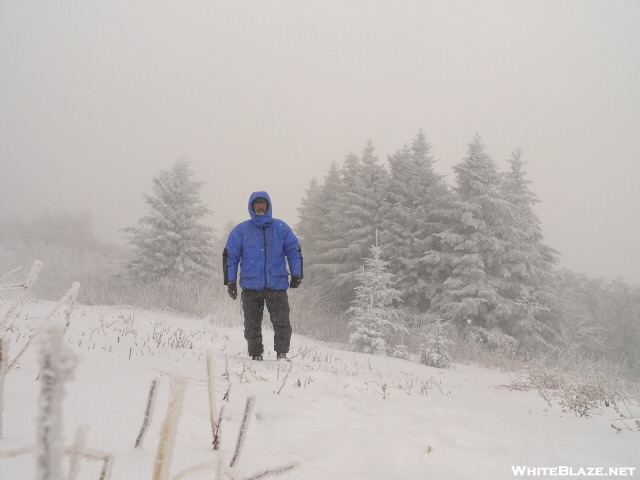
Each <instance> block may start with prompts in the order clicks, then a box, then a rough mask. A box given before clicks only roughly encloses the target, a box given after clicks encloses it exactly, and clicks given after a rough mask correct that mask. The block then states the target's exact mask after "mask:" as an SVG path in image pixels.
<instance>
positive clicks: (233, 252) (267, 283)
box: [222, 192, 303, 360]
mask: <svg viewBox="0 0 640 480" xmlns="http://www.w3.org/2000/svg"><path fill="white" fill-rule="evenodd" d="M271 213H272V209H271V198H270V197H269V194H268V193H267V192H254V193H252V194H251V196H250V197H249V215H250V216H251V219H250V220H246V221H244V222H242V223H240V224H238V225H237V226H236V227H235V228H234V229H233V230H232V231H231V233H230V234H229V238H228V240H227V244H226V246H225V249H224V252H223V253H222V267H223V268H222V270H223V272H224V284H225V285H226V286H227V290H228V292H229V296H230V297H231V298H232V299H233V300H235V299H236V298H237V297H238V270H240V287H241V288H242V293H241V299H242V309H243V310H244V338H245V339H246V340H247V345H248V349H249V356H250V357H251V358H252V359H253V360H262V354H263V353H264V345H263V344H262V316H263V312H264V306H265V304H266V306H267V310H268V311H269V315H270V316H271V323H272V324H273V332H274V350H275V351H276V353H277V358H278V360H280V359H286V358H287V353H289V346H290V343H291V332H292V328H291V322H290V321H289V311H290V308H289V298H288V296H287V289H288V288H289V287H291V288H298V287H299V286H300V282H301V281H302V273H303V272H302V251H301V249H300V243H299V242H298V238H297V237H296V235H295V234H294V233H293V230H292V229H291V227H289V225H287V224H286V223H285V222H283V221H282V220H278V219H276V218H272V216H271ZM287 262H288V264H289V271H290V272H291V280H289V271H287Z"/></svg>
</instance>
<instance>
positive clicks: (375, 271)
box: [349, 245, 406, 355]
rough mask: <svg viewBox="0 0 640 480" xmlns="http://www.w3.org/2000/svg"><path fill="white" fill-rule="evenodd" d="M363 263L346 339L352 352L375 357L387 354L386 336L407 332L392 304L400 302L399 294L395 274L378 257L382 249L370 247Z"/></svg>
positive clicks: (358, 275) (350, 310) (375, 246)
mask: <svg viewBox="0 0 640 480" xmlns="http://www.w3.org/2000/svg"><path fill="white" fill-rule="evenodd" d="M370 251H371V253H370V255H369V257H368V258H367V259H366V260H365V265H364V269H363V271H362V272H360V273H358V274H356V278H357V280H358V281H359V282H360V286H358V287H356V299H355V300H354V302H353V306H352V307H351V308H350V309H349V312H350V313H352V314H353V319H352V320H351V321H350V322H349V327H350V328H351V329H353V330H354V332H353V333H352V334H351V335H350V336H349V346H350V347H351V349H353V350H357V351H359V352H364V353H373V354H375V355H380V354H386V353H387V348H388V339H389V335H390V334H391V333H393V332H398V331H406V328H405V327H404V325H402V324H401V322H400V319H399V317H398V312H397V310H396V309H395V308H394V307H393V302H394V301H399V300H400V292H399V291H398V290H396V289H395V288H393V277H394V275H393V274H391V273H388V272H387V271H386V270H387V264H388V262H387V261H385V260H383V259H382V258H381V254H382V247H380V246H378V245H373V246H372V247H371V249H370Z"/></svg>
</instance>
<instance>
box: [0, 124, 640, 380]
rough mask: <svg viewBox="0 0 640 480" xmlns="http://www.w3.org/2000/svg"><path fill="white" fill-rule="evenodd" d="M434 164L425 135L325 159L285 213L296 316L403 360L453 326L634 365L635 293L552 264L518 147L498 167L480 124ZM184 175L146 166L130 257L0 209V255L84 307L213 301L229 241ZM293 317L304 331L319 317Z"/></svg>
mask: <svg viewBox="0 0 640 480" xmlns="http://www.w3.org/2000/svg"><path fill="white" fill-rule="evenodd" d="M434 165H435V159H434V156H433V155H432V153H431V145H430V144H429V143H428V142H427V139H426V136H425V134H424V133H423V132H422V131H420V132H419V133H418V134H417V135H416V136H415V137H414V138H413V140H412V141H411V142H410V143H409V144H407V145H405V146H403V147H402V148H401V149H399V150H398V151H396V152H395V153H394V154H392V155H389V156H388V157H387V159H386V161H385V162H383V161H381V160H380V159H379V158H378V156H377V155H376V153H375V147H374V145H373V143H372V142H368V143H367V144H366V145H365V147H364V148H363V150H362V151H361V152H360V154H349V155H347V156H346V158H345V159H344V162H342V164H341V165H338V164H337V163H334V164H332V165H331V167H330V168H329V169H328V172H327V173H326V175H325V177H324V181H323V182H322V183H320V182H319V181H317V180H316V179H313V180H311V181H310V183H309V187H308V188H307V190H306V193H305V196H304V198H303V199H302V201H301V204H300V207H299V214H300V216H299V222H298V224H297V225H295V230H296V233H297V234H298V236H299V237H300V239H301V244H302V249H303V255H304V259H305V281H304V285H303V288H302V289H301V290H300V291H299V292H298V293H297V296H300V297H301V298H302V300H301V302H302V303H301V304H304V305H305V314H306V313H309V312H310V311H311V310H314V313H315V314H316V315H315V316H313V318H315V319H322V320H321V321H320V323H323V324H324V326H325V327H326V328H327V329H330V330H332V331H333V334H331V335H327V334H326V333H322V336H325V337H327V338H331V339H337V340H343V341H349V340H350V341H351V344H352V347H353V348H357V349H360V350H369V351H375V352H377V353H387V354H390V355H399V356H403V355H406V352H407V350H408V349H411V348H413V349H414V350H415V349H416V345H417V348H418V349H421V351H420V354H421V356H422V357H424V358H427V357H430V356H431V357H434V358H435V357H437V358H438V359H439V360H438V361H439V362H442V361H444V360H446V358H445V357H446V348H445V347H444V345H445V344H446V343H447V342H450V341H451V339H452V338H453V339H455V340H457V341H463V342H467V343H475V344H478V345H481V346H483V347H486V348H488V349H492V350H498V351H504V352H511V353H517V354H520V355H529V354H533V353H536V352H544V351H546V352H548V351H554V350H556V351H557V350H562V351H565V352H567V351H569V352H573V353H575V354H576V355H584V356H589V357H592V358H605V359H608V360H612V361H623V362H625V363H626V364H627V365H628V366H631V367H632V368H633V369H640V353H638V352H637V348H635V346H636V345H637V344H638V343H639V341H640V290H639V289H638V287H635V286H630V285H628V284H626V283H625V282H623V281H622V280H619V279H618V280H614V281H613V282H607V281H605V280H594V279H588V278H586V277H584V276H580V275H577V274H574V273H572V272H570V271H567V270H561V269H559V268H558V266H557V263H558V261H557V260H558V256H559V254H558V252H556V251H555V250H554V249H553V248H551V247H550V246H548V245H547V244H545V242H544V237H543V232H542V227H541V223H540V221H539V219H538V217H537V216H536V214H535V212H534V205H535V204H536V202H538V199H537V197H536V195H535V193H534V192H533V191H532V190H531V188H530V181H529V180H528V178H527V175H526V171H525V169H524V166H525V161H524V159H523V155H522V153H521V152H520V151H519V150H516V151H515V152H514V153H513V154H512V156H511V158H509V159H508V160H507V161H506V167H507V168H506V169H504V170H501V169H500V168H499V167H498V164H497V163H496V162H495V161H494V160H493V159H492V158H491V157H490V155H489V154H488V153H487V149H486V146H485V145H484V143H483V141H482V138H481V137H480V136H479V135H476V136H475V137H474V138H473V139H472V140H471V141H470V142H469V143H468V146H467V152H466V155H465V157H464V158H463V159H461V161H460V162H459V163H458V164H457V165H455V166H454V168H453V172H454V175H455V178H454V180H455V181H454V183H453V184H452V185H450V184H448V183H447V181H446V179H445V177H444V175H442V174H441V173H438V172H437V171H436V170H435V167H434ZM194 175H195V174H194V172H193V171H192V170H191V168H190V166H189V162H188V161H186V160H184V159H179V160H178V161H176V162H175V164H174V165H173V167H172V168H171V169H168V170H162V171H160V173H159V174H158V175H157V176H156V177H154V178H153V183H152V193H151V194H145V199H146V202H147V205H148V213H147V214H146V215H144V216H143V217H141V218H140V219H139V221H138V224H137V225H136V226H134V227H128V228H126V229H125V232H126V233H127V235H128V239H129V246H130V248H129V250H128V251H127V253H123V251H122V250H121V249H115V248H108V247H107V246H105V245H104V244H102V243H100V242H98V241H97V240H96V239H95V237H94V236H93V232H92V226H91V222H92V219H91V217H90V215H89V214H87V213H81V214H78V215H75V216H74V215H70V214H66V215H64V214H60V215H52V214H47V215H44V216H41V217H39V218H37V219H35V220H34V221H33V222H31V223H29V222H26V221H23V220H19V219H15V218H14V219H9V220H4V221H2V225H0V227H2V228H0V267H2V269H3V270H2V271H9V270H11V269H12V268H13V267H14V266H15V262H16V261H24V262H26V263H27V264H29V263H30V262H32V261H33V257H34V256H35V258H41V259H43V260H45V263H47V256H49V257H51V260H50V263H51V262H54V264H55V272H54V273H53V274H52V275H51V277H50V282H49V284H47V283H44V284H43V285H51V286H50V287H47V290H48V291H43V292H38V294H39V295H42V296H43V297H45V298H47V297H51V298H57V297H58V296H59V295H60V291H61V289H62V288H63V286H66V285H68V282H69V278H67V277H71V276H72V277H73V278H71V280H74V281H75V280H77V279H78V274H80V275H81V277H82V278H81V279H82V280H83V285H84V288H83V293H82V295H83V298H80V299H79V300H80V301H82V302H85V303H106V304H109V303H116V304H121V303H128V304H133V305H139V306H144V307H162V308H173V309H178V310H183V311H187V312H190V313H204V312H206V311H210V310H211V309H212V308H214V307H215V306H216V305H218V304H219V302H222V301H224V298H225V297H224V294H219V292H218V290H220V291H222V289H221V288H219V286H220V284H221V283H220V281H219V278H218V277H220V275H221V273H220V271H219V270H220V269H219V265H220V255H221V252H222V247H223V244H224V241H225V238H223V237H224V235H219V234H216V232H214V231H213V230H212V229H211V228H209V227H206V226H205V225H203V219H204V218H205V217H206V216H207V215H209V214H210V213H211V211H210V210H209V208H208V206H206V205H204V204H203V202H202V201H201V199H200V188H201V187H202V185H203V182H201V181H198V180H196V179H195V178H194ZM57 245H59V246H57ZM61 252H63V253H64V255H61ZM123 255H126V256H127V257H128V259H127V260H126V261H121V260H119V259H122V257H123ZM66 270H68V272H66ZM65 272H66V273H65ZM65 275H66V276H65ZM58 284H60V286H58ZM43 288H44V287H43ZM310 306H312V307H313V308H311V307H310ZM307 310H308V311H309V312H306V311H307ZM301 316H302V315H301ZM307 317H310V316H309V315H307ZM305 322H306V323H305ZM301 323H303V325H300V330H302V331H304V333H311V334H316V333H318V332H319V330H320V329H321V326H319V325H317V323H318V322H317V321H314V320H309V321H302V320H301ZM375 325H378V327H375ZM376 328H377V329H376ZM300 330H299V331H300ZM411 342H413V345H409V344H410V343H411ZM428 345H431V347H429V348H430V350H429V348H427V347H426V346H428ZM427 350H428V351H427ZM403 352H404V353H403ZM443 359H444V360H443Z"/></svg>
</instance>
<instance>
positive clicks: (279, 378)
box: [0, 302, 640, 480]
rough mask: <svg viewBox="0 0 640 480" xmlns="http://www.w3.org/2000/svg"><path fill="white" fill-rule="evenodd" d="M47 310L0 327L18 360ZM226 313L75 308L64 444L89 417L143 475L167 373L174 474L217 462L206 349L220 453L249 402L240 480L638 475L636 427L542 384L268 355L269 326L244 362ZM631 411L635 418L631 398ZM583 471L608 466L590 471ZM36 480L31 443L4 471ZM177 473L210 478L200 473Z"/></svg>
mask: <svg viewBox="0 0 640 480" xmlns="http://www.w3.org/2000/svg"><path fill="white" fill-rule="evenodd" d="M51 306H52V304H50V303H45V302H38V303H29V304H27V305H26V306H25V307H24V308H23V309H22V310H21V313H20V316H19V318H18V319H17V320H15V321H12V322H11V323H10V324H9V326H8V327H9V328H8V329H7V330H4V329H3V331H2V332H1V333H0V334H2V335H4V336H5V337H6V338H7V339H8V340H9V342H10V346H11V355H10V356H11V357H12V358H13V357H14V356H15V355H16V354H17V352H18V351H19V350H20V348H21V346H22V345H24V343H25V341H26V338H27V337H28V335H30V332H31V330H30V326H34V325H35V324H36V323H38V320H37V317H38V316H40V315H44V314H45V313H46V312H47V311H48V310H50V309H51ZM232 317H233V318H217V317H215V316H212V317H208V318H187V317H182V316H179V315H174V314H170V313H166V312H153V311H141V310H133V309H131V308H127V307H123V308H116V307H84V306H77V307H76V309H75V311H74V313H73V315H72V317H71V324H70V327H69V329H68V331H67V333H66V335H65V340H66V342H67V344H68V345H69V346H70V347H71V348H72V350H73V351H74V352H75V354H76V355H77V361H78V362H77V367H76V370H75V374H74V379H73V380H71V381H69V382H68V383H66V384H65V390H66V394H65V397H64V402H63V410H64V417H63V436H64V444H65V445H70V444H71V443H72V442H73V439H74V435H75V434H76V431H77V429H78V428H79V427H81V426H89V427H90V429H89V431H88V433H87V437H86V439H87V447H89V448H91V449H94V450H98V451H103V452H106V453H109V454H111V455H113V457H114V458H115V462H114V464H113V469H112V476H111V478H112V479H114V480H141V479H151V478H152V473H153V466H154V461H155V458H156V450H157V447H158V444H159V438H160V430H161V425H162V422H163V420H164V417H165V413H166V411H167V406H168V403H169V394H170V378H171V374H174V375H184V376H186V377H187V382H188V386H187V390H186V397H185V401H184V408H183V411H182V416H181V417H180V420H179V424H178V434H177V440H176V443H175V450H174V451H173V456H172V463H171V470H170V471H171V477H174V476H176V475H177V474H179V473H180V472H182V471H183V470H185V469H187V468H189V467H192V466H194V465H198V464H207V465H210V466H211V467H212V466H214V465H216V464H217V462H218V454H219V453H218V452H216V451H214V450H213V449H212V446H211V444H212V433H211V425H210V421H209V401H208V390H207V373H206V358H207V351H209V350H210V351H211V352H213V355H214V359H215V362H214V363H215V364H214V369H215V382H216V396H217V406H218V408H220V407H222V406H224V410H223V411H224V413H223V421H222V425H221V450H220V452H221V453H222V455H223V456H224V458H225V459H226V462H227V463H228V462H229V460H230V459H231V457H232V456H233V453H234V450H235V448H236V438H237V436H238V431H239V427H240V424H241V421H242V417H243V414H244V410H245V405H246V402H247V398H248V397H250V396H255V399H256V401H255V407H254V409H253V412H252V416H251V421H250V423H249V426H248V430H247V432H246V439H245V443H244V448H243V449H242V452H241V456H240V457H239V459H238V461H237V463H236V466H235V470H234V472H235V476H236V478H249V477H251V475H252V474H254V473H257V472H260V471H263V470H265V469H268V468H270V467H275V466H280V465H286V464H289V463H291V462H297V463H298V466H297V468H296V469H294V470H292V471H289V472H286V473H283V474H282V475H281V476H280V477H278V478H283V479H285V478H286V479H292V480H293V479H304V480H327V479H344V480H356V479H358V480H365V479H367V480H369V479H384V480H389V479H477V480H478V479H491V480H494V479H510V478H516V477H517V476H518V475H516V474H515V473H514V470H513V468H514V467H518V466H522V467H524V466H526V467H528V468H530V469H538V470H537V473H539V475H537V476H534V475H530V476H533V477H534V478H562V477H561V476H556V475H554V473H563V470H562V469H563V468H565V467H570V468H572V470H570V471H569V473H572V474H573V476H575V475H576V474H580V473H584V474H588V473H592V474H595V473H598V472H602V473H603V474H604V473H607V474H609V473H613V471H611V472H610V471H609V468H610V467H618V468H619V467H623V468H626V470H621V471H619V473H620V472H622V473H626V475H620V476H627V477H631V476H635V477H640V432H637V431H630V430H629V429H626V428H625V429H623V432H622V433H616V431H615V430H614V429H613V428H612V427H611V424H612V421H613V420H614V419H615V418H616V413H615V412H614V411H613V410H611V409H606V410H603V411H600V412H596V415H595V416H594V417H593V418H591V419H581V418H577V417H576V416H575V415H573V414H572V413H563V412H562V410H561V408H560V407H559V406H558V405H557V404H555V403H553V405H552V406H550V405H549V404H548V403H547V402H546V401H545V400H543V399H542V398H541V397H540V396H539V395H538V393H537V392H536V391H511V390H509V389H507V388H504V387H503V386H505V385H508V384H510V383H511V382H512V380H516V379H518V377H517V375H516V374H513V373H511V374H509V373H504V372H499V371H493V370H488V369H484V368H478V367H470V366H461V365H456V366H455V367H454V368H453V369H450V370H438V369H434V368H429V367H426V366H423V365H419V364H416V363H411V362H408V361H404V360H400V359H393V358H388V357H378V356H371V355H364V354H357V353H353V352H347V351H343V350H339V349H336V348H333V347H332V346H330V345H326V344H323V343H321V342H318V341H315V340H312V339H308V338H305V337H301V336H297V335H295V334H294V338H293V342H292V345H293V348H292V351H291V352H290V356H292V357H293V361H292V362H282V361H280V362H277V361H275V360H274V353H273V352H272V351H271V349H272V346H273V340H272V332H271V330H269V329H267V328H265V339H266V345H265V347H266V353H267V356H266V361H264V362H253V361H250V360H248V359H247V356H246V352H245V341H244V339H243V336H242V329H241V319H240V316H239V314H238V315H232ZM57 321H64V320H63V319H58V320H57ZM268 324H269V322H268V320H265V327H266V326H267V325H268ZM294 330H295V325H294ZM39 348H40V345H39V342H38V341H37V340H36V341H34V343H33V345H32V347H30V349H29V350H28V351H27V352H26V353H25V355H24V356H23V357H22V359H21V361H20V365H19V368H14V369H12V370H10V371H9V372H8V373H7V375H6V379H5V386H4V412H3V417H4V425H3V433H4V438H3V439H2V440H0V455H1V454H2V452H8V451H13V450H16V449H19V448H21V447H25V446H29V445H33V444H34V442H35V432H36V412H37V408H38V392H39V382H38V366H37V357H38V355H37V353H38V349H39ZM227 365H228V372H229V378H227V374H226V372H225V370H226V368H227ZM156 377H158V378H159V390H158V396H157V401H156V404H155V409H154V414H153V418H152V422H151V425H150V428H149V431H148V433H147V435H146V437H145V439H144V442H143V444H142V446H141V447H140V448H134V443H135V441H136V438H137V436H138V433H139V431H140V428H141V425H142V420H143V416H144V412H145V407H146V404H147V398H148V392H149V387H150V385H151V382H152V380H153V379H154V378H156ZM229 382H230V387H229ZM501 387H502V388H501ZM227 391H228V398H227V399H226V400H223V396H224V395H225V393H226V392H227ZM631 408H635V414H636V415H637V413H638V410H639V409H638V408H637V406H631ZM618 425H620V423H618ZM632 426H633V427H635V426H634V425H632ZM101 465H102V464H101V463H100V462H98V461H91V460H83V461H82V463H81V470H80V473H79V475H78V477H77V479H78V480H84V479H92V480H96V479H97V478H98V475H99V472H100V468H101ZM556 467H559V470H546V471H545V470H544V469H546V468H549V469H551V468H556ZM592 467H596V468H600V467H602V468H603V470H588V469H589V468H592ZM64 468H65V469H66V468H67V464H66V461H65V464H64ZM580 469H583V470H580ZM65 471H66V470H65ZM532 472H533V471H532V470H530V471H529V473H532ZM564 473H567V470H564ZM609 476H613V475H609ZM566 477H567V478H568V476H566ZM30 478H35V466H34V456H33V454H32V453H29V454H25V455H20V456H15V457H11V458H0V480H22V479H30ZM183 478H189V479H194V480H196V479H212V478H216V474H215V471H214V470H212V469H211V468H209V469H205V470H201V471H197V472H194V473H191V474H188V475H185V476H184V477H183Z"/></svg>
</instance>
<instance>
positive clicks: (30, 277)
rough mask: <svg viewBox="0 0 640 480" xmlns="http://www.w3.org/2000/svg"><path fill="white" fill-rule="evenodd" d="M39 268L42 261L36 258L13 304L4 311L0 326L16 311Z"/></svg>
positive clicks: (34, 279) (33, 281)
mask: <svg viewBox="0 0 640 480" xmlns="http://www.w3.org/2000/svg"><path fill="white" fill-rule="evenodd" d="M41 268H42V262H41V261H40V260H36V261H35V262H33V267H31V271H30V272H29V275H28V276H27V279H26V280H25V282H24V284H22V286H21V288H22V289H23V290H22V292H20V294H19V295H18V296H17V298H16V299H15V301H14V302H13V304H12V305H11V306H10V307H9V309H8V310H7V312H6V313H5V315H4V318H3V319H2V321H1V322H0V326H2V325H4V324H5V323H6V322H7V321H8V320H9V319H10V318H11V317H12V316H13V315H14V314H15V313H16V310H18V307H19V306H20V304H21V303H22V301H23V300H24V297H26V296H27V293H28V292H29V289H30V288H31V287H32V286H33V284H34V283H35V281H36V279H37V278H38V273H39V272H40V269H41Z"/></svg>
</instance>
